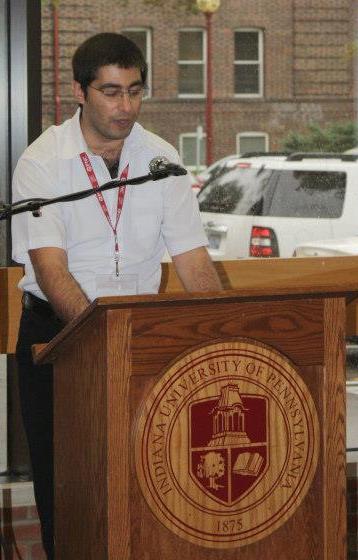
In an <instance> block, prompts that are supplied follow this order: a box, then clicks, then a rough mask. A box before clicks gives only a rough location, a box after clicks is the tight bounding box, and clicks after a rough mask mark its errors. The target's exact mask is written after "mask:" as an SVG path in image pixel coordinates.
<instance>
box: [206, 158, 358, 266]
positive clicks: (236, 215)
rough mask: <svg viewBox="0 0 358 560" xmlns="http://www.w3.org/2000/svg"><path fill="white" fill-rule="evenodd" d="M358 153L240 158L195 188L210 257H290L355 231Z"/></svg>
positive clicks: (356, 231)
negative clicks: (309, 245) (319, 241)
mask: <svg viewBox="0 0 358 560" xmlns="http://www.w3.org/2000/svg"><path fill="white" fill-rule="evenodd" d="M357 160H358V155H351V154H323V153H319V154H310V153H297V154H291V155H289V156H277V155H276V156H272V155H271V156H270V155H265V154H264V155H262V156H258V155H257V154H254V155H253V156H252V157H248V156H246V157H245V156H243V157H242V158H240V161H239V163H238V164H237V166H236V167H235V168H234V169H230V170H228V171H227V172H226V173H225V174H223V175H221V176H220V177H218V178H217V179H215V180H213V181H211V182H209V183H208V184H207V185H206V186H205V187H204V188H203V189H202V191H201V192H200V193H199V195H198V200H199V205H200V210H201V216H202V220H203V223H204V227H205V229H206V232H207V235H208V238H209V244H210V248H209V250H210V253H211V255H212V257H213V258H214V259H216V260H218V259H236V258H242V257H249V256H251V257H279V256H280V257H290V256H292V255H293V253H294V250H295V248H296V247H297V246H298V245H300V244H302V243H304V242H306V241H314V240H316V239H328V238H338V237H344V236H351V235H354V234H355V233H358V224H357V218H356V209H357V208H358V162H357Z"/></svg>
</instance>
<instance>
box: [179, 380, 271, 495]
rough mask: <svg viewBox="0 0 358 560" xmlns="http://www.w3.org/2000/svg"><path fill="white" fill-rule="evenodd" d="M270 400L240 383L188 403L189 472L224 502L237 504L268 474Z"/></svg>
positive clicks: (200, 484) (204, 489) (201, 486)
mask: <svg viewBox="0 0 358 560" xmlns="http://www.w3.org/2000/svg"><path fill="white" fill-rule="evenodd" d="M268 405H269V403H268V400H267V398H265V397H258V396H255V395H241V394H240V391H239V385H238V384H227V385H224V386H223V387H222V388H221V393H220V395H218V397H217V399H202V400H199V401H197V402H193V403H192V404H191V405H190V406H189V415H190V417H189V426H190V440H189V441H190V474H191V476H192V477H193V479H194V480H195V482H196V483H197V484H198V485H199V487H200V488H201V489H202V490H203V491H204V492H206V493H208V494H209V495H210V496H211V497H212V498H214V499H215V500H216V501H218V502H219V503H223V504H227V505H232V504H234V503H235V502H237V501H238V500H240V498H242V497H243V496H244V495H245V494H246V493H247V492H250V490H251V489H252V487H253V486H254V485H255V484H257V483H258V482H259V481H260V479H262V477H263V476H264V474H265V473H266V470H267V468H268V465H269V456H268V449H269V445H268V437H269V434H268V431H269V426H268Z"/></svg>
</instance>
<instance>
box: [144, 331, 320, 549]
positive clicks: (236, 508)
mask: <svg viewBox="0 0 358 560" xmlns="http://www.w3.org/2000/svg"><path fill="white" fill-rule="evenodd" d="M318 453H319V425H318V419H317V413H316V409H315V405H314V402H313V400H312V397H311V395H310V393H309V391H308V389H307V387H306V385H305V383H304V382H303V380H302V378H301V377H300V375H299V373H298V372H297V371H296V370H295V368H294V367H293V365H292V364H291V363H290V362H289V361H288V360H287V359H286V358H285V357H284V356H283V355H281V354H279V353H278V352H277V351H276V350H274V349H273V348H270V347H267V346H264V345H262V344H260V343H257V342H255V341H249V340H244V339H240V340H237V341H230V342H224V343H217V344H211V345H209V346H205V347H202V348H199V349H197V350H194V351H192V352H190V353H188V354H186V355H185V356H184V357H181V359H179V360H178V361H177V362H176V363H175V364H174V365H171V367H169V369H168V370H167V371H166V372H165V373H164V374H163V375H162V377H161V379H160V381H159V382H158V383H157V384H156V385H155V387H154V389H153V390H152V392H151V393H150V394H149V396H148V397H147V399H146V401H145V402H144V405H143V408H142V409H141V413H140V416H139V419H138V426H137V432H136V465H137V474H138V479H139V483H140V486H141V489H142V492H143V495H144V496H145V499H146V500H147V502H148V504H149V507H150V508H151V509H152V511H153V513H154V514H155V515H156V516H157V517H158V519H159V520H160V521H161V522H162V523H163V524H164V525H165V526H166V527H168V528H169V529H170V530H171V531H173V532H174V533H175V534H177V535H179V536H181V537H182V538H184V539H187V540H188V541H190V542H193V543H196V544H199V545H203V546H207V547H210V548H234V547H238V546H242V545H247V544H250V543H252V542H255V541H257V540H259V539H262V538H263V537H265V536H267V535H269V534H270V533H272V532H273V531H274V530H275V529H277V528H278V527H280V526H281V525H282V524H284V523H285V522H286V521H287V519H288V518H289V517H290V516H291V515H292V514H293V513H294V511H295V510H296V509H297V508H298V507H299V505H300V503H301V502H302V500H303V498H304V496H305V495H306V493H307V490H308V488H309V487H310V484H311V482H312V479H313V476H314V473H315V470H316V466H317V460H318Z"/></svg>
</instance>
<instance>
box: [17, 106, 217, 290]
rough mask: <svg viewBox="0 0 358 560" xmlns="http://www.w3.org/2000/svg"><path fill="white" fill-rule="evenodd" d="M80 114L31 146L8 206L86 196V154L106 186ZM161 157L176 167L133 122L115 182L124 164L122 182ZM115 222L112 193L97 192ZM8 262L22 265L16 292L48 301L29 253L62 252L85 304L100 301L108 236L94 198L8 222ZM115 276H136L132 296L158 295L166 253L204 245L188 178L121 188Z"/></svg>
mask: <svg viewBox="0 0 358 560" xmlns="http://www.w3.org/2000/svg"><path fill="white" fill-rule="evenodd" d="M79 115H80V112H79V110H78V111H77V112H76V114H75V115H74V116H73V117H72V118H71V119H69V120H67V121H65V122H64V123H63V124H62V125H60V126H51V127H50V128H49V129H47V130H46V131H45V132H44V133H43V134H42V135H41V136H40V137H39V138H38V139H37V140H36V141H35V142H34V143H33V144H31V146H29V147H28V148H27V149H26V151H25V152H24V154H23V155H22V157H21V158H20V159H19V162H18V164H17V166H16V169H15V172H14V177H13V202H15V201H18V200H22V199H27V198H39V197H40V198H54V197H58V196H62V195H65V194H69V193H73V192H76V191H80V190H84V189H89V188H91V184H90V181H89V178H88V176H87V173H86V171H85V169H84V167H83V164H82V161H81V159H80V157H79V154H80V153H81V152H86V153H87V154H88V155H89V157H90V161H91V164H92V167H93V170H94V172H95V174H96V177H97V180H98V183H99V185H102V184H104V183H106V182H107V181H109V180H110V179H111V177H110V175H109V171H108V169H107V167H106V165H105V163H104V161H103V159H102V157H101V156H98V155H93V154H91V153H90V152H89V151H88V148H87V146H86V143H85V140H84V138H83V135H82V131H81V127H80V123H79ZM158 155H163V156H165V157H167V158H168V160H169V161H172V162H175V163H179V156H178V153H177V152H176V150H175V149H174V148H173V147H172V146H171V145H170V144H168V143H167V142H165V141H164V140H162V139H161V138H159V137H158V136H156V135H155V134H152V133H151V132H148V131H146V130H145V129H144V128H143V127H142V126H141V125H139V124H138V123H136V124H135V125H134V127H133V129H132V132H131V134H130V135H129V136H128V138H127V139H126V140H125V142H124V146H123V150H122V153H121V159H120V165H119V173H118V174H119V176H120V175H121V172H122V171H123V169H124V168H125V167H126V166H127V165H128V164H129V173H128V178H131V177H137V176H141V175H146V174H148V172H149V167H148V165H149V162H150V161H151V159H152V158H154V157H155V156H158ZM103 196H104V198H105V201H106V204H107V207H108V210H109V213H110V215H111V218H112V223H115V215H116V208H117V198H118V190H117V189H112V190H109V191H105V192H104V193H103ZM12 240H13V259H14V260H15V261H16V262H18V263H23V264H24V265H25V276H24V278H23V279H22V280H21V282H20V288H21V289H23V290H26V291H29V292H31V293H33V294H34V295H36V296H38V297H40V298H42V299H46V297H45V295H44V294H43V293H42V291H41V289H40V288H39V286H38V284H37V282H36V278H35V274H34V270H33V267H32V265H31V262H30V258H29V255H28V251H29V249H38V248H41V247H59V248H62V249H64V250H65V251H66V252H67V256H68V266H69V271H70V272H71V274H72V275H73V276H74V278H75V279H76V280H77V282H78V283H79V284H80V286H81V287H82V289H83V291H84V292H85V293H86V295H87V296H88V298H89V299H90V300H93V299H95V298H96V297H98V296H99V295H112V294H111V293H108V294H104V293H103V292H101V291H99V289H98V285H97V284H98V278H99V277H103V275H113V274H114V272H115V263H114V235H113V232H112V230H111V228H110V226H109V224H108V222H107V220H106V218H105V216H104V214H103V212H102V209H101V207H100V204H99V202H98V200H97V197H96V196H95V195H92V196H90V197H88V198H84V199H82V200H78V201H75V202H65V203H59V204H54V205H49V206H45V207H43V209H42V216H41V217H34V216H33V215H32V214H31V212H26V213H23V214H18V215H16V216H14V217H13V221H12ZM118 240H119V253H120V255H119V270H120V273H121V275H123V277H127V276H128V278H130V277H134V276H135V277H136V279H137V293H141V294H143V293H156V292H157V291H158V288H159V284H160V277H161V266H160V263H161V259H162V256H163V253H164V251H165V248H167V250H168V253H169V254H170V255H171V256H174V255H177V254H180V253H184V252H186V251H189V250H191V249H195V248H197V247H201V246H205V245H207V238H206V235H205V233H204V231H203V227H202V224H201V220H200V214H199V209H198V204H197V201H196V198H195V195H194V194H193V193H192V189H191V186H190V183H189V180H188V178H187V176H184V177H170V178H168V179H163V180H160V181H149V182H146V183H144V184H142V185H136V186H127V188H126V194H125V198H124V204H123V209H122V213H121V217H120V220H119V224H118Z"/></svg>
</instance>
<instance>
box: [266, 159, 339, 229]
mask: <svg viewBox="0 0 358 560" xmlns="http://www.w3.org/2000/svg"><path fill="white" fill-rule="evenodd" d="M346 180H347V178H346V174H345V173H342V172H338V171H332V172H328V171H301V170H282V171H275V172H274V173H273V174H272V177H271V180H270V183H269V184H268V186H267V188H266V189H265V191H264V196H263V203H262V212H261V213H262V215H263V216H280V217H286V218H316V219H325V218H339V217H340V216H341V215H342V211H343V204H344V199H345V192H346Z"/></svg>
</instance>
